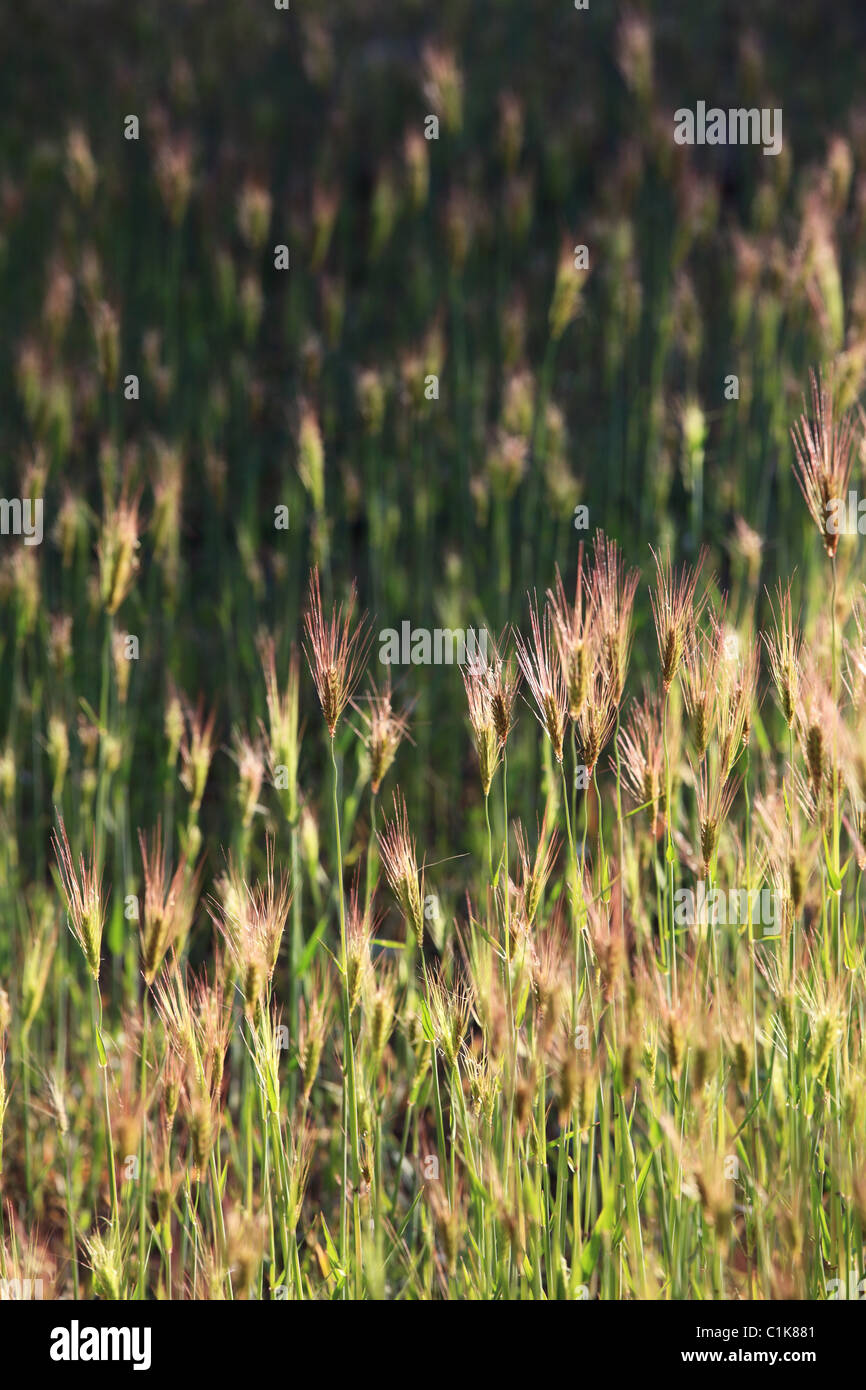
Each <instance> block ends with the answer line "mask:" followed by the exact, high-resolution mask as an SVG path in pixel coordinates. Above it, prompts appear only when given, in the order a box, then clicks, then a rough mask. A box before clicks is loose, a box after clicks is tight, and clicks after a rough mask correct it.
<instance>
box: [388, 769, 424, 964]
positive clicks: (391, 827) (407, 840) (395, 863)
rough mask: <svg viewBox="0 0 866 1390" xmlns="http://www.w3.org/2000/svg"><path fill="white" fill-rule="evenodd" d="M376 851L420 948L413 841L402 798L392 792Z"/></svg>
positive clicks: (420, 896) (421, 915)
mask: <svg viewBox="0 0 866 1390" xmlns="http://www.w3.org/2000/svg"><path fill="white" fill-rule="evenodd" d="M377 838H378V841H379V853H380V855H381V856H382V865H383V867H384V869H385V876H386V878H387V879H388V882H389V884H390V885H391V891H392V893H393V894H394V896H395V898H396V899H397V901H398V903H399V904H400V908H401V911H402V913H403V916H404V918H405V919H406V925H407V927H409V928H410V930H412V931H413V932H414V933H415V940H416V942H417V944H418V946H419V948H420V946H421V945H422V943H423V941H424V906H423V890H422V885H421V878H420V876H419V873H418V860H417V858H416V854H415V841H414V840H413V838H412V836H411V835H410V833H409V815H408V812H407V810H406V800H405V798H404V797H403V796H402V794H401V793H398V792H395V793H394V816H393V819H392V820H391V821H389V823H388V824H387V825H386V827H385V829H384V831H383V832H382V834H381V835H379V836H378V837H377Z"/></svg>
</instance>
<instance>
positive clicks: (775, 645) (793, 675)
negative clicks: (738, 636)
mask: <svg viewBox="0 0 866 1390" xmlns="http://www.w3.org/2000/svg"><path fill="white" fill-rule="evenodd" d="M777 592H778V613H777V612H776V611H775V609H774V610H773V631H772V632H769V633H768V632H765V633H764V634H763V638H764V642H765V644H766V648H767V654H768V656H769V658H770V670H771V672H772V675H773V683H774V684H775V687H776V693H777V695H778V697H779V705H780V708H781V710H782V714H783V715H784V717H785V723H786V724H787V725H788V728H789V729H791V728H793V726H794V720H795V718H796V716H797V699H798V695H799V689H800V669H801V665H800V658H801V651H802V645H803V638H802V634H801V632H800V629H799V627H798V626H796V625H795V623H794V619H793V613H792V608H791V583H790V580H789V582H788V585H787V587H786V588H785V589H783V588H782V581H781V580H780V581H779V586H778V591H777Z"/></svg>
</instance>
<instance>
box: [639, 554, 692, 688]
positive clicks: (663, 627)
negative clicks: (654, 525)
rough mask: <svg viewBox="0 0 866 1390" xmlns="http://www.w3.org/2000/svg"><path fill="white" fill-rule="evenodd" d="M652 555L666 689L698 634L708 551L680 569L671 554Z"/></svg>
mask: <svg viewBox="0 0 866 1390" xmlns="http://www.w3.org/2000/svg"><path fill="white" fill-rule="evenodd" d="M652 556H653V560H654V561H655V567H656V587H655V589H653V590H651V591H650V602H651V604H652V612H653V622H654V623H655V630H656V638H657V640H658V649H659V664H660V667H661V678H662V685H663V687H664V689H665V691H668V690H670V688H671V685H672V684H673V680H674V677H675V676H676V674H677V672H678V670H679V668H680V662H681V661H682V659H683V652H684V649H685V646H686V643H687V641H689V640H690V639H691V638H692V636H693V634H694V631H695V625H696V623H697V619H698V617H699V616H700V613H701V610H702V608H703V606H704V603H705V602H706V599H705V598H704V599H702V600H701V601H700V602H699V603H698V604H697V605H696V604H695V591H696V590H697V587H698V580H699V578H700V574H701V570H702V568H703V565H704V553H703V552H701V555H700V557H699V559H698V563H697V565H696V566H695V568H694V569H693V570H691V571H689V570H688V569H686V568H683V569H681V570H680V571H678V572H675V571H674V570H673V567H672V566H671V559H670V555H669V554H668V555H666V556H665V558H664V560H660V559H659V557H658V555H657V554H656V552H655V551H653V552H652Z"/></svg>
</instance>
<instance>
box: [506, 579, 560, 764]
mask: <svg viewBox="0 0 866 1390" xmlns="http://www.w3.org/2000/svg"><path fill="white" fill-rule="evenodd" d="M529 621H530V626H531V629H532V643H531V646H530V645H529V644H528V643H527V642H526V641H525V640H524V638H523V636H522V635H521V634H520V633H517V635H516V637H515V644H516V648H517V662H518V665H519V667H520V670H521V671H522V673H523V676H524V678H525V680H526V684H527V685H528V686H529V689H530V691H531V693H532V697H533V699H534V700H535V703H536V706H537V709H536V715H535V717H536V719H537V720H538V722H539V724H540V725H541V727H542V729H544V732H545V733H546V734H547V737H548V738H549V739H550V743H551V746H552V748H553V755H554V757H555V758H556V761H557V762H558V763H561V762H562V755H563V745H564V741H565V721H566V719H567V717H568V697H567V694H566V689H565V681H564V679H563V675H562V666H561V664H560V662H559V659H558V657H557V656H556V654H555V651H554V641H553V635H552V622H551V617H550V611H549V609H548V610H545V612H544V615H543V617H539V613H538V603H537V600H536V599H534V598H533V599H531V600H530V604H529Z"/></svg>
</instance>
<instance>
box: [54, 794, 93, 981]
mask: <svg viewBox="0 0 866 1390" xmlns="http://www.w3.org/2000/svg"><path fill="white" fill-rule="evenodd" d="M58 826H59V835H58V833H57V832H55V833H54V835H53V836H52V841H53V845H54V854H55V857H56V859H57V867H58V869H59V870H60V881H61V885H62V888H63V895H64V897H65V899H66V912H67V917H68V921H69V926H70V928H71V930H72V933H73V935H74V936H75V939H76V941H77V942H78V944H79V946H80V947H81V949H82V951H83V952H84V959H85V960H86V961H87V965H88V968H89V970H90V973H91V975H92V976H93V978H94V980H95V981H97V983H98V981H99V965H100V957H101V953H102V929H103V926H104V925H105V905H104V903H103V901H102V883H101V879H100V876H99V874H98V873H97V870H96V836H95V832H94V840H93V848H92V849H91V851H90V863H89V865H88V864H85V862H84V855H83V854H82V855H79V858H78V866H77V869H76V865H75V861H74V860H73V858H72V851H71V849H70V848H69V840H68V838H67V835H66V826H65V825H64V824H63V819H62V817H61V818H60V819H59V821H58Z"/></svg>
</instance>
